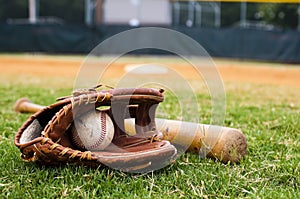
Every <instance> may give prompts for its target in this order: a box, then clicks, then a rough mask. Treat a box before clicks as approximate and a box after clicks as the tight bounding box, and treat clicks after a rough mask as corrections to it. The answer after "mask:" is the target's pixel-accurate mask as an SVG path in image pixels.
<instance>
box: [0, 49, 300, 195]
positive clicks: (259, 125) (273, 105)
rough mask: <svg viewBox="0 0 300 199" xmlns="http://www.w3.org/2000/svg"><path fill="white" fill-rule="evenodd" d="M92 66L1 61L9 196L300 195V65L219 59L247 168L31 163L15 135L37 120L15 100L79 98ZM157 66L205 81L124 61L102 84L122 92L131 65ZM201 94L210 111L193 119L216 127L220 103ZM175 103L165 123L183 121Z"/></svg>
mask: <svg viewBox="0 0 300 199" xmlns="http://www.w3.org/2000/svg"><path fill="white" fill-rule="evenodd" d="M84 61H85V57H84V56H56V55H39V54H36V55H33V54H18V55H10V54H2V55H0V70H1V73H0V88H1V89H0V92H1V100H0V105H1V114H0V117H1V120H0V152H1V157H0V159H1V160H0V162H1V165H0V172H1V175H0V190H1V193H0V194H1V198H110V197H111V198H183V197H185V198H300V188H299V187H300V92H299V91H300V65H297V64H285V63H272V62H262V61H260V62H259V61H249V60H229V59H220V58H216V59H214V62H215V64H216V66H217V69H218V71H219V73H220V76H221V78H222V80H223V83H224V88H225V91H226V117H225V120H224V125H225V126H228V127H233V128H237V129H239V130H241V131H242V132H243V133H244V134H245V136H246V138H247V142H248V149H247V155H246V157H245V158H244V159H243V160H242V161H241V162H240V163H238V164H232V163H228V164H224V163H221V162H219V161H216V160H212V159H208V158H205V159H203V158H199V156H198V155H197V154H190V153H185V154H183V155H181V156H180V157H179V158H178V159H177V161H176V162H175V163H173V164H171V165H169V166H167V167H165V168H163V169H161V170H158V171H154V172H152V173H147V174H127V173H123V172H121V171H117V170H113V169H110V168H106V167H100V168H98V169H92V168H86V167H78V166H74V165H65V166H59V167H46V166H41V165H37V164H34V163H26V162H23V161H22V160H21V158H20V151H19V150H18V149H17V147H15V145H14V137H15V134H16V132H17V131H18V128H19V127H20V126H21V125H22V124H23V122H25V121H26V119H27V118H28V117H29V116H30V114H19V113H15V112H14V110H13V105H14V103H15V101H16V100H17V99H18V98H21V97H27V98H30V100H31V101H33V102H35V103H38V104H42V105H48V104H51V103H53V102H55V99H56V98H58V97H60V96H66V95H69V94H70V93H71V92H72V90H73V87H74V81H75V80H76V78H77V75H78V72H79V69H80V67H81V66H82V64H83V62H84ZM153 62H155V63H162V64H167V65H168V66H170V67H172V68H173V69H174V70H175V71H179V72H180V73H182V74H184V75H185V77H188V78H187V81H190V82H192V83H194V84H195V81H197V79H193V77H194V76H193V71H192V70H191V69H190V67H188V66H187V63H186V62H184V61H182V60H179V59H178V58H176V57H169V56H165V57H162V56H136V57H134V56H128V57H124V58H121V59H119V60H118V61H116V62H115V63H112V66H111V67H110V68H109V70H107V71H106V74H107V75H106V76H105V77H106V78H107V79H103V80H101V79H100V80H99V81H100V82H102V81H103V82H104V83H105V84H109V85H112V86H113V85H114V84H115V82H116V81H118V78H119V77H122V76H123V75H124V74H125V73H126V67H128V66H129V65H132V64H141V63H153ZM98 64H100V65H101V60H100V62H98ZM146 75H147V74H146ZM189 75H190V76H189ZM162 78H165V79H166V80H168V77H166V76H162ZM169 81H174V82H176V79H175V80H174V79H172V78H170V80H169ZM196 83H197V82H196ZM201 88H203V89H202V90H201ZM182 93H185V91H184V90H182ZM195 95H196V97H197V100H198V103H199V106H200V107H201V112H200V113H199V115H197V116H194V115H188V117H189V118H191V119H192V118H194V117H197V118H199V120H200V121H201V122H203V123H207V124H209V123H210V119H211V96H210V94H209V92H207V89H206V88H205V85H202V86H201V87H200V89H199V90H197V91H196V93H195ZM165 98H166V100H165V102H163V103H161V105H160V106H161V107H162V110H164V113H163V114H161V115H160V117H167V118H169V119H180V118H178V112H179V111H180V110H178V107H177V106H176V104H177V101H178V99H176V98H174V96H173V95H170V94H168V93H166V96H165Z"/></svg>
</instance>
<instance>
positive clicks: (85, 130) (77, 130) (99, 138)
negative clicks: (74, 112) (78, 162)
mask: <svg viewBox="0 0 300 199" xmlns="http://www.w3.org/2000/svg"><path fill="white" fill-rule="evenodd" d="M113 137H114V125H113V122H112V120H111V118H110V117H109V116H108V114H106V113H104V112H102V111H98V110H95V111H90V112H88V113H86V114H84V115H83V116H81V117H79V118H76V119H75V121H74V125H73V126H72V141H73V143H74V144H75V145H76V146H77V147H79V148H81V149H84V150H89V151H99V150H103V149H105V148H106V147H107V146H108V145H109V144H110V143H111V141H112V139H113Z"/></svg>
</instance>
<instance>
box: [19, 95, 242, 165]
mask: <svg viewBox="0 0 300 199" xmlns="http://www.w3.org/2000/svg"><path fill="white" fill-rule="evenodd" d="M42 108H44V106H41V105H38V104H34V103H32V102H31V101H30V100H29V99H27V98H21V99H19V100H17V102H16V103H15V105H14V110H15V111H16V112H20V113H35V112H37V111H39V110H41V109H42ZM155 122H156V129H157V130H158V131H160V132H162V134H163V139H165V140H168V141H170V142H171V143H172V144H174V145H176V146H179V149H180V146H181V148H182V149H184V150H185V149H187V151H188V152H194V153H197V154H199V155H200V156H201V157H209V158H213V159H217V160H220V161H222V162H224V163H228V162H233V163H238V162H240V160H241V159H242V158H244V157H245V155H246V151H247V141H246V137H245V135H244V134H243V133H242V132H241V131H240V130H237V129H234V128H228V127H222V126H215V125H207V124H200V123H192V122H183V121H178V120H166V119H160V118H155ZM135 129H136V127H135V121H134V119H126V120H125V131H126V132H127V133H128V134H131V135H134V134H135Z"/></svg>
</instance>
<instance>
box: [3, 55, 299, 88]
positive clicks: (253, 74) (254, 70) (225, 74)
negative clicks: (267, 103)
mask: <svg viewBox="0 0 300 199" xmlns="http://www.w3.org/2000/svg"><path fill="white" fill-rule="evenodd" d="M152 58H153V57H152ZM154 59H155V60H156V61H158V58H157V57H156V58H153V59H152V62H153V60H154ZM161 59H165V60H164V62H165V61H166V59H170V57H169V58H161ZM141 60H143V58H141V57H139V58H138V61H136V60H135V59H134V58H132V57H131V58H129V59H126V60H125V61H122V60H121V61H118V62H116V63H114V67H112V71H110V73H111V75H112V77H114V76H118V75H120V74H121V73H125V67H126V66H128V64H135V63H141ZM83 61H84V57H74V56H70V57H69V56H43V55H34V56H33V55H1V56H0V70H1V76H2V78H3V77H4V76H10V77H14V76H18V75H21V74H23V75H24V74H26V75H32V76H38V77H57V78H59V77H61V78H73V79H74V78H75V77H76V75H77V73H78V71H79V69H80V67H81V65H82V63H83ZM214 61H215V63H216V65H217V67H218V70H219V72H220V74H221V76H222V78H223V80H224V81H225V82H226V81H229V82H251V83H262V84H270V85H283V86H288V87H295V88H300V65H288V64H280V63H264V62H246V61H233V60H226V59H215V60H214ZM145 62H151V58H150V59H149V58H145ZM170 65H171V66H174V67H175V68H176V70H182V72H184V73H186V74H189V73H190V74H192V73H193V71H189V70H190V69H189V68H190V67H184V66H185V63H179V64H177V62H176V60H173V59H171V61H170Z"/></svg>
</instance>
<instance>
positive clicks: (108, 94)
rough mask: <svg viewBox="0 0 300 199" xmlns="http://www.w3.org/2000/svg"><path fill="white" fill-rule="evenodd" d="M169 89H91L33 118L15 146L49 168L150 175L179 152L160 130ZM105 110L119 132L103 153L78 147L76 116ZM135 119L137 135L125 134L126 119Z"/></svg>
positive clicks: (25, 156)
mask: <svg viewBox="0 0 300 199" xmlns="http://www.w3.org/2000/svg"><path fill="white" fill-rule="evenodd" d="M163 100H164V96H163V91H162V90H156V89H149V88H126V89H111V90H102V91H101V90H100V91H96V90H87V91H79V92H78V91H77V92H74V93H73V95H72V96H70V97H64V98H61V99H60V100H59V101H58V102H56V103H54V104H52V105H49V106H47V107H45V108H43V109H42V110H40V111H38V112H37V113H35V114H34V115H32V116H31V117H30V118H29V119H28V120H27V121H26V122H25V123H24V124H23V125H22V126H21V128H20V129H19V131H18V133H17V134H16V137H15V145H16V146H17V147H18V148H19V149H20V151H21V153H22V154H21V157H22V158H23V159H24V160H25V161H30V162H35V161H37V162H40V163H42V164H46V165H57V164H65V163H75V164H79V165H89V166H96V167H98V166H99V165H106V166H109V167H112V168H115V169H120V170H123V171H128V172H148V171H151V170H154V169H159V168H162V167H163V166H165V165H167V164H168V163H169V162H170V161H172V159H173V158H174V156H175V155H176V148H175V147H174V146H173V145H171V144H170V143H169V142H168V141H163V140H161V136H159V135H160V133H159V132H157V131H156V125H155V120H154V117H155V110H156V107H157V105H158V104H159V103H160V102H162V101H163ZM101 106H109V107H110V108H106V109H105V110H101V111H105V112H106V113H108V114H109V116H110V117H111V119H112V121H113V123H114V128H115V134H114V138H113V141H112V143H111V144H110V145H109V146H108V147H107V148H106V149H104V150H102V151H83V150H80V149H78V148H76V147H75V146H74V144H73V143H72V140H71V138H70V137H71V136H70V126H71V125H72V123H73V121H74V118H76V117H79V116H80V115H82V114H84V113H86V112H88V111H90V110H95V109H96V108H99V107H101ZM130 117H133V118H135V121H136V132H137V135H135V136H129V135H127V134H126V133H125V130H124V119H125V118H130Z"/></svg>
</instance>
